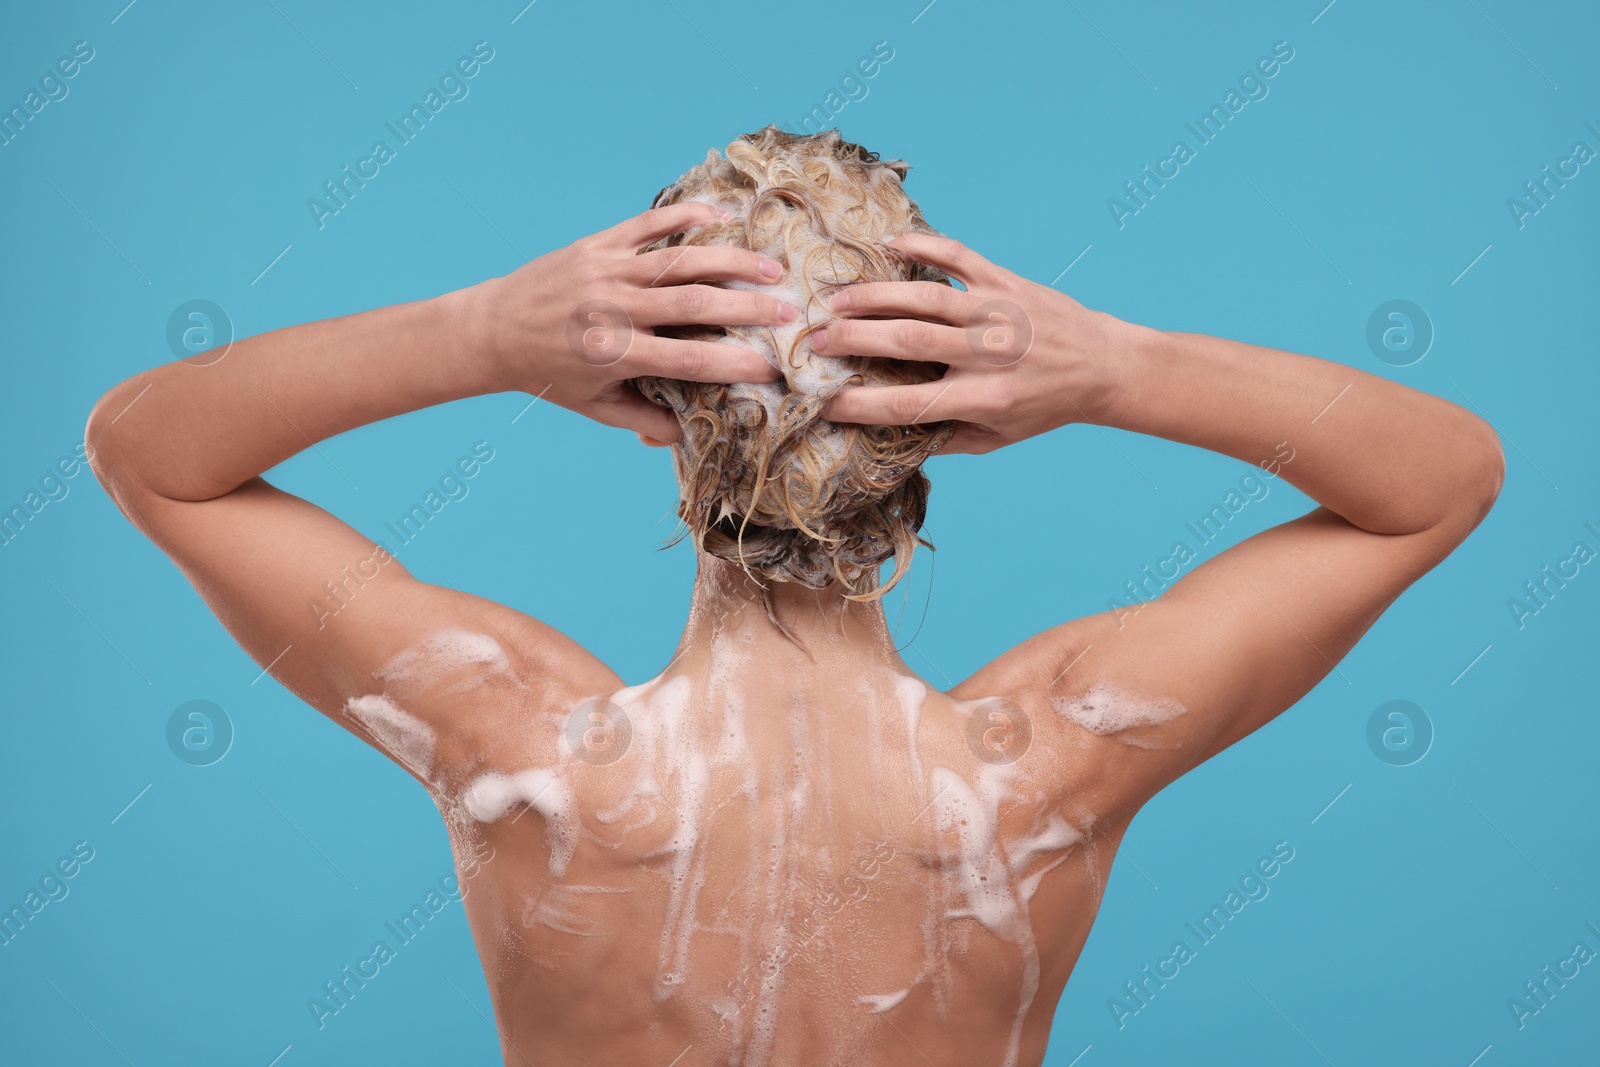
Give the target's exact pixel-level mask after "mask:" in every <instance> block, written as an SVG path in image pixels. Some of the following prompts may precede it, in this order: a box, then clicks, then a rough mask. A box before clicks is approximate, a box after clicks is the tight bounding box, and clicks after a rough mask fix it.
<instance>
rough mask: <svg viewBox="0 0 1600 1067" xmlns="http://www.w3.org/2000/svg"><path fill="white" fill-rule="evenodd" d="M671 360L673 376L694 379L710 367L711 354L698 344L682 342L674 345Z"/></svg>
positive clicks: (702, 374)
mask: <svg viewBox="0 0 1600 1067" xmlns="http://www.w3.org/2000/svg"><path fill="white" fill-rule="evenodd" d="M671 362H672V369H673V371H674V376H675V377H678V378H683V379H685V380H688V381H695V380H697V379H699V378H700V377H702V376H704V375H705V373H706V371H707V370H709V369H710V366H711V354H710V353H709V352H707V351H706V350H705V349H704V348H703V347H701V346H700V345H696V344H683V345H679V346H677V347H676V349H675V351H674V352H673V356H672V361H671Z"/></svg>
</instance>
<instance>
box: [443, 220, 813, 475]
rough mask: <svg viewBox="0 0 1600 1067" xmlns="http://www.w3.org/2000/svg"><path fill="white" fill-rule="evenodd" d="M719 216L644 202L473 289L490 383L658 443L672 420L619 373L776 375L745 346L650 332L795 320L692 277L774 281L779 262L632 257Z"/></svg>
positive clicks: (722, 378) (718, 377)
mask: <svg viewBox="0 0 1600 1067" xmlns="http://www.w3.org/2000/svg"><path fill="white" fill-rule="evenodd" d="M726 217H727V216H726V214H725V213H723V212H720V211H719V210H718V209H717V208H715V207H712V206H711V205H709V204H702V203H683V204H675V205H673V206H671V207H665V208H657V209H653V210H650V211H646V212H645V213H644V214H642V215H638V216H636V217H634V218H632V219H629V220H628V221H626V222H623V223H620V224H618V225H616V226H613V227H611V228H610V229H608V230H602V231H601V232H600V233H597V234H594V235H592V236H589V237H585V238H582V239H581V240H578V241H575V242H573V243H572V244H570V245H568V246H567V247H566V248H562V249H559V250H558V251H555V252H551V253H549V254H548V255H544V256H540V257H539V258H538V259H535V260H533V261H532V262H530V263H528V264H526V265H525V266H523V267H521V268H519V269H518V270H516V271H515V272H513V273H511V274H508V275H506V276H505V277H503V278H495V279H492V280H491V281H488V282H485V283H483V284H482V285H481V286H479V287H477V291H476V293H475V296H476V298H477V306H476V309H475V312H474V314H475V318H476V321H477V323H478V325H479V328H480V329H481V330H482V331H483V333H484V334H485V340H484V348H485V349H486V352H487V355H488V357H489V358H490V359H491V360H492V361H493V362H494V364H495V372H494V373H495V377H496V380H498V381H501V382H503V383H504V384H505V386H506V388H510V389H519V390H522V391H524V392H528V393H532V394H535V395H537V396H541V397H543V398H545V399H547V400H549V401H551V402H552V403H556V404H560V405H561V406H562V407H564V408H568V409H570V410H572V411H576V412H578V413H579V414H580V415H585V416H587V417H589V418H591V419H594V420H595V421H597V422H602V423H604V424H606V425H607V426H623V427H627V428H628V429H631V430H633V431H635V432H636V433H638V434H639V437H640V439H641V440H643V441H644V442H645V443H646V444H657V445H665V444H670V443H672V442H673V441H676V440H678V439H679V438H680V437H681V436H682V428H681V427H680V426H679V425H678V420H677V418H676V417H675V416H674V415H673V414H672V413H671V412H670V411H668V410H666V409H665V408H663V407H660V406H659V405H657V404H654V403H651V402H650V401H649V400H647V399H645V398H644V397H642V396H640V395H639V393H638V392H637V391H636V390H635V389H633V387H632V386H630V385H629V384H628V381H627V380H628V379H629V378H635V377H639V376H641V375H658V376H661V377H664V378H678V379H682V380H684V381H695V382H729V383H731V382H773V381H777V380H778V379H779V378H780V377H781V375H780V374H779V372H778V370H777V369H776V368H775V367H773V366H772V365H771V364H769V363H768V362H767V361H766V359H765V358H764V357H763V356H761V355H760V354H759V353H757V352H754V351H751V350H750V349H746V348H739V347H736V346H733V345H729V344H718V343H715V342H712V341H689V340H679V339H676V338H668V337H657V336H655V333H654V327H657V326H667V325H674V326H677V325H708V326H735V325H742V326H777V325H780V324H782V323H786V322H793V321H794V320H795V319H796V318H797V317H798V316H799V309H797V308H795V307H794V306H793V305H792V304H789V303H786V302H785V301H782V300H780V299H778V298H777V297H776V296H772V295H769V294H766V293H758V292H751V291H749V290H743V289H723V288H719V287H717V286H714V285H703V284H695V283H698V282H707V281H739V282H748V283H752V284H755V285H770V284H772V283H773V282H775V281H777V280H778V279H779V278H780V277H781V276H782V273H783V268H782V266H781V265H780V264H779V263H777V262H776V261H775V260H771V259H768V258H767V257H765V256H762V255H760V254H758V253H756V252H751V251H749V250H747V249H742V248H734V247H731V246H727V245H717V246H707V247H675V248H662V249H657V250H656V251H654V252H649V253H646V254H644V255H640V254H639V250H640V249H641V248H645V247H647V246H649V245H651V244H654V243H655V242H656V241H658V240H660V239H661V238H662V237H665V236H667V235H669V234H674V233H682V232H683V231H685V230H688V229H690V228H692V227H695V226H704V225H706V224H708V223H711V222H717V221H720V220H722V219H725V218H726Z"/></svg>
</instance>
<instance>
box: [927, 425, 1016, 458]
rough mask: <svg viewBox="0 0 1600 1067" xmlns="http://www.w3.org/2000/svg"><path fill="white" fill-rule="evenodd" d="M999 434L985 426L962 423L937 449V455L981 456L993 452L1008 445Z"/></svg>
mask: <svg viewBox="0 0 1600 1067" xmlns="http://www.w3.org/2000/svg"><path fill="white" fill-rule="evenodd" d="M1010 443H1011V442H1009V441H1007V440H1006V439H1005V438H1004V437H1002V436H1001V435H1000V434H998V433H996V432H995V431H994V430H991V429H989V428H988V427H986V426H979V425H978V424H977V423H974V422H963V423H959V424H957V426H956V432H955V433H953V434H951V435H950V440H948V441H946V442H945V443H944V447H943V448H941V449H939V455H941V456H944V455H956V454H966V455H972V456H981V455H983V454H984V453H985V452H993V451H994V450H995V449H997V448H999V447H1001V446H1002V445H1007V444H1010Z"/></svg>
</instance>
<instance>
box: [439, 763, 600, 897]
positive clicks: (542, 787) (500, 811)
mask: <svg viewBox="0 0 1600 1067" xmlns="http://www.w3.org/2000/svg"><path fill="white" fill-rule="evenodd" d="M461 799H462V804H463V806H464V807H465V808H466V810H467V814H469V815H471V816H472V817H473V818H474V819H476V820H478V821H479V822H498V821H499V820H500V819H503V818H505V816H506V814H507V813H508V812H509V811H510V810H511V809H512V808H514V807H516V806H517V805H518V804H526V805H528V806H529V807H530V808H532V809H533V810H535V811H537V812H538V813H539V814H540V815H542V816H544V825H545V838H546V840H547V841H548V842H549V845H550V873H551V874H553V875H556V876H557V877H560V876H561V875H562V874H564V873H566V870H567V863H568V862H569V861H570V860H571V859H572V850H573V848H574V847H575V846H576V845H577V843H578V821H577V818H576V817H575V816H574V814H573V810H572V791H571V790H570V789H569V788H567V784H566V783H565V782H563V781H562V780H561V778H560V777H559V776H558V775H557V773H556V772H555V771H554V770H551V769H549V768H545V767H540V768H537V769H535V770H531V771H522V772H520V773H518V774H510V775H507V774H501V773H500V772H498V771H490V772H488V773H487V774H481V775H479V776H478V777H476V778H474V779H473V780H472V782H471V784H469V785H468V786H467V788H466V790H465V791H464V792H463V794H462V798H461Z"/></svg>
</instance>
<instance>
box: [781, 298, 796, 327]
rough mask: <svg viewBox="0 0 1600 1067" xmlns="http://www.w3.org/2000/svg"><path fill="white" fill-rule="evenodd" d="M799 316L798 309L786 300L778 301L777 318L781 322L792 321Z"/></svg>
mask: <svg viewBox="0 0 1600 1067" xmlns="http://www.w3.org/2000/svg"><path fill="white" fill-rule="evenodd" d="M799 317H800V309H799V308H797V307H795V306H794V305H793V304H791V303H789V301H787V300H780V301H778V318H779V320H780V321H783V322H793V321H794V320H795V319H798V318H799Z"/></svg>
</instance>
